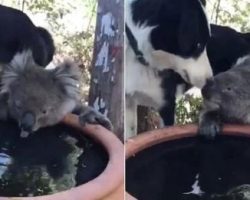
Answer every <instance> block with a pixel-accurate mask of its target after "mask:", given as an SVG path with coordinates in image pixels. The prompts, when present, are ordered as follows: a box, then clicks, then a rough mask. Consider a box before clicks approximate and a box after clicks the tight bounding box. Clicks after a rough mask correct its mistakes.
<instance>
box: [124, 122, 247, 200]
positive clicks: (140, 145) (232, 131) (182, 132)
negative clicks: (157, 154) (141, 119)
mask: <svg viewBox="0 0 250 200" xmlns="http://www.w3.org/2000/svg"><path fill="white" fill-rule="evenodd" d="M197 131H198V126H197V125H194V124H188V125H176V126H171V127H167V128H162V129H155V130H152V131H147V132H144V133H142V134H139V135H137V136H135V137H132V138H129V139H128V140H127V141H126V144H125V156H126V159H128V158H130V157H132V156H134V155H135V154H136V153H138V152H140V151H143V150H144V149H147V148H149V147H152V146H154V145H157V144H160V143H163V142H167V141H172V140H179V139H184V138H190V137H195V136H198V132H197ZM222 135H229V136H241V137H250V125H233V124H228V125H224V126H223V130H222ZM126 195H127V196H128V198H127V200H136V198H134V197H133V196H132V195H131V194H129V193H127V194H126Z"/></svg>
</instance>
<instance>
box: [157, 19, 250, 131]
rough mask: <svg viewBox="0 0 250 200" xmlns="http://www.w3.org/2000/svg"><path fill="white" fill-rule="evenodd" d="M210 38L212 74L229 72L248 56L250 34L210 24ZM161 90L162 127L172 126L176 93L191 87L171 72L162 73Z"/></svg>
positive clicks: (208, 52)
mask: <svg viewBox="0 0 250 200" xmlns="http://www.w3.org/2000/svg"><path fill="white" fill-rule="evenodd" d="M211 33H212V34H211V38H210V39H209V41H208V44H207V54H208V59H209V61H210V63H211V66H212V70H213V74H214V75H217V74H219V73H221V72H224V71H227V70H229V69H230V68H231V67H232V66H234V65H235V63H237V62H238V61H240V60H241V59H242V58H244V57H245V56H246V55H249V54H250V33H240V32H237V31H235V30H234V29H232V28H230V27H226V26H219V25H214V24H211ZM162 74H163V75H162V88H163V89H164V96H165V99H167V103H166V104H165V105H164V106H163V107H162V108H161V109H160V115H161V118H162V119H163V122H164V125H166V126H169V125H173V124H174V116H175V102H176V92H177V88H178V87H182V88H183V91H184V92H185V91H186V90H187V89H189V88H190V87H191V86H192V85H190V84H188V83H187V82H185V81H184V80H183V79H182V78H181V76H180V75H179V74H177V73H175V72H173V71H169V70H168V71H165V72H162Z"/></svg>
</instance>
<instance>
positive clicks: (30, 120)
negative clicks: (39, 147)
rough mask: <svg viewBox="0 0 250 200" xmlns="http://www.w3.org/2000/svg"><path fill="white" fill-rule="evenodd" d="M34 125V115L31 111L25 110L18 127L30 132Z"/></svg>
mask: <svg viewBox="0 0 250 200" xmlns="http://www.w3.org/2000/svg"><path fill="white" fill-rule="evenodd" d="M34 125H35V116H34V115H33V114H32V113H31V112H27V113H25V114H24V115H23V117H22V119H21V122H20V128H21V129H23V130H24V131H27V132H32V128H33V126H34Z"/></svg>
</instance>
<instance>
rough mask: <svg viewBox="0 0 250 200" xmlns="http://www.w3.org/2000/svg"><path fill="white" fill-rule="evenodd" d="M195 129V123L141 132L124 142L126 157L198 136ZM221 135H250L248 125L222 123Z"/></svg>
mask: <svg viewBox="0 0 250 200" xmlns="http://www.w3.org/2000/svg"><path fill="white" fill-rule="evenodd" d="M197 131H198V126H197V125H195V124H188V125H176V126H171V127H167V128H162V129H155V130H152V131H147V132H144V133H141V134H139V135H137V136H135V137H132V138H129V139H127V141H126V144H125V155H126V159H128V158H130V157H131V156H134V155H135V154H136V153H138V152H140V151H143V150H144V149H146V148H149V147H152V146H154V145H157V144H159V143H163V142H167V141H172V140H178V139H184V138H190V137H195V136H198V132H197ZM222 135H231V136H242V137H250V125H235V124H227V125H224V126H223V129H222Z"/></svg>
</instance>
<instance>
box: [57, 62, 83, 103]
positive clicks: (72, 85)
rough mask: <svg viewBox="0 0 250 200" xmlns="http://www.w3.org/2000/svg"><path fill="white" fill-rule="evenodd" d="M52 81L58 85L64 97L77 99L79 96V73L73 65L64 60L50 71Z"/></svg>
mask: <svg viewBox="0 0 250 200" xmlns="http://www.w3.org/2000/svg"><path fill="white" fill-rule="evenodd" d="M52 74H53V78H54V80H55V81H56V82H57V83H58V84H59V85H60V87H61V88H62V89H63V91H64V92H65V94H66V95H68V96H69V97H70V98H74V99H78V98H79V95H80V89H79V87H80V82H79V79H80V71H79V69H78V67H77V66H76V64H75V63H73V62H72V61H70V60H65V61H64V62H63V63H62V64H60V65H59V66H57V67H56V68H55V69H54V70H52Z"/></svg>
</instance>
